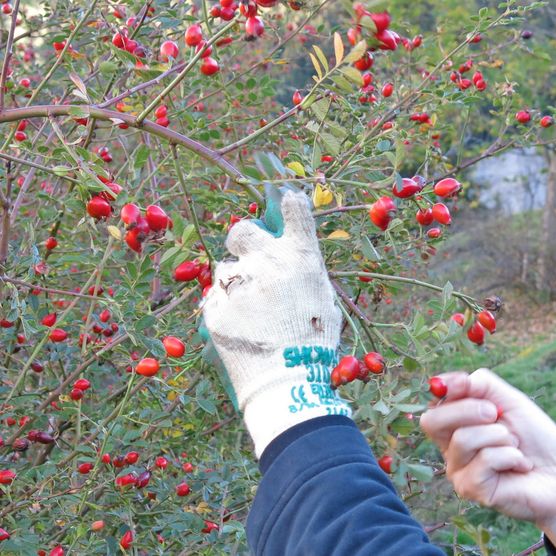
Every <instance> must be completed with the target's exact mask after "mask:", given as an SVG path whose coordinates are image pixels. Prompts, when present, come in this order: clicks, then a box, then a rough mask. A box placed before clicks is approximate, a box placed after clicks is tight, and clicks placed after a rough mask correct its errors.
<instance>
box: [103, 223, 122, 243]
mask: <svg viewBox="0 0 556 556" xmlns="http://www.w3.org/2000/svg"><path fill="white" fill-rule="evenodd" d="M106 229H107V230H108V233H109V234H110V235H111V236H112V237H113V238H114V239H117V240H121V239H122V232H120V230H119V228H118V227H116V226H106Z"/></svg>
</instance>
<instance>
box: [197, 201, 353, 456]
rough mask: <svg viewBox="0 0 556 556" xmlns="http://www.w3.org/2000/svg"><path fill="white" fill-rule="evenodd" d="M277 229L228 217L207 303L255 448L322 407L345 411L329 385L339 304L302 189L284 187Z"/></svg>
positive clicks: (211, 329) (258, 449)
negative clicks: (223, 255)
mask: <svg viewBox="0 0 556 556" xmlns="http://www.w3.org/2000/svg"><path fill="white" fill-rule="evenodd" d="M281 212H282V217H283V233H282V235H281V236H280V237H275V236H274V235H272V234H271V233H270V232H269V231H266V230H265V229H264V226H262V225H261V226H260V225H258V224H257V223H256V222H255V221H253V220H243V221H241V222H238V223H237V224H235V225H234V226H233V228H232V229H231V230H230V232H229V234H228V238H227V240H226V247H227V248H228V250H229V251H230V253H232V254H233V255H235V256H236V257H238V260H237V261H234V262H220V263H218V264H217V266H216V269H215V276H214V281H213V287H212V288H211V290H210V291H209V293H208V295H207V297H206V300H205V302H204V305H203V317H204V320H205V326H206V328H207V329H208V332H209V334H210V337H211V340H212V342H213V344H214V347H215V348H216V351H217V353H218V355H219V357H220V358H221V359H222V362H223V363H224V366H225V367H226V370H227V372H228V375H229V377H230V380H231V383H232V385H233V388H234V390H235V393H236V396H237V401H238V405H239V409H240V410H242V411H243V412H244V420H245V423H246V425H247V429H248V430H249V433H250V434H251V437H252V439H253V441H254V443H255V452H256V455H257V457H260V456H261V454H262V453H263V451H264V449H265V448H266V446H268V444H269V443H270V442H271V441H272V440H273V439H274V438H275V437H276V436H278V435H279V434H280V433H282V432H284V431H285V430H287V429H289V428H290V427H292V426H294V425H296V424H298V423H301V422H303V421H306V420H308V419H312V418H314V417H319V416H322V415H347V416H350V415H351V410H350V409H349V406H348V405H347V403H346V402H345V401H344V400H342V399H341V398H340V397H339V395H338V393H337V392H335V391H333V390H332V389H331V388H330V372H331V370H332V369H333V368H334V367H335V365H336V364H337V362H338V353H337V349H338V344H339V339H340V328H341V321H342V317H341V312H340V309H339V308H338V307H337V306H336V304H335V299H334V290H333V288H332V285H331V284H330V280H329V279H328V274H327V272H326V268H325V266H324V261H323V259H322V255H321V253H320V250H319V245H318V240H317V236H316V230H315V224H314V220H313V217H312V215H311V210H310V207H309V202H308V198H307V196H306V195H305V194H303V193H294V192H291V191H289V192H287V193H286V194H285V195H284V197H283V199H282V203H281Z"/></svg>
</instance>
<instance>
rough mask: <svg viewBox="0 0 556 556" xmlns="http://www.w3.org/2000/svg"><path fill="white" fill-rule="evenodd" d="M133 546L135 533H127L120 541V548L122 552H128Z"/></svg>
mask: <svg viewBox="0 0 556 556" xmlns="http://www.w3.org/2000/svg"><path fill="white" fill-rule="evenodd" d="M132 544H133V533H132V532H131V531H126V532H125V533H124V534H123V536H122V538H121V539H120V546H121V547H122V550H127V549H128V548H130V547H131V545H132Z"/></svg>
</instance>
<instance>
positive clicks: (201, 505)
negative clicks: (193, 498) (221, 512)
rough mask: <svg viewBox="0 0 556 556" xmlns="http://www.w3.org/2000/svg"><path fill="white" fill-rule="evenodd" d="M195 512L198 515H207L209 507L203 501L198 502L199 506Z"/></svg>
mask: <svg viewBox="0 0 556 556" xmlns="http://www.w3.org/2000/svg"><path fill="white" fill-rule="evenodd" d="M197 512H198V513H200V514H209V513H210V508H209V505H208V504H207V503H206V502H205V501H204V500H203V501H202V502H199V505H198V506H197Z"/></svg>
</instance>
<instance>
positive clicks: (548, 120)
mask: <svg viewBox="0 0 556 556" xmlns="http://www.w3.org/2000/svg"><path fill="white" fill-rule="evenodd" d="M553 124H554V118H553V117H552V116H543V117H542V118H541V127H550V126H551V125H553Z"/></svg>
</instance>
